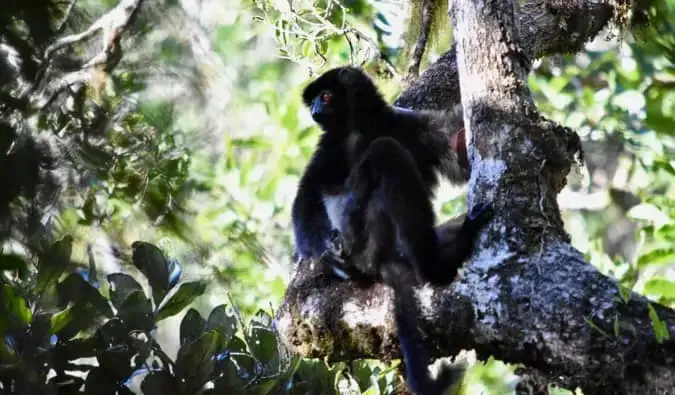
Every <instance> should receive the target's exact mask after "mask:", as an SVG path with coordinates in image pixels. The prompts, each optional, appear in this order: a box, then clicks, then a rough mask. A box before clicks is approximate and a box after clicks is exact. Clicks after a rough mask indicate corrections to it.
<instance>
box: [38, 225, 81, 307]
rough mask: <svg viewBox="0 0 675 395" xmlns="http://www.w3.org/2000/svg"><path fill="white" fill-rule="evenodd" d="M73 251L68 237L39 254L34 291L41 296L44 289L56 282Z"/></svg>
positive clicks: (71, 241)
mask: <svg viewBox="0 0 675 395" xmlns="http://www.w3.org/2000/svg"><path fill="white" fill-rule="evenodd" d="M72 251H73V237H72V236H70V235H68V236H65V237H63V238H62V239H61V240H59V241H57V242H56V243H54V244H52V245H51V247H49V248H48V249H47V250H46V251H43V252H41V253H40V258H39V262H38V274H37V282H36V285H35V291H36V292H37V293H38V294H42V293H43V292H44V291H45V289H47V287H48V286H49V284H52V283H53V282H54V281H56V280H57V279H58V278H59V276H60V275H61V273H63V272H64V271H65V270H66V268H67V267H68V265H69V264H70V256H71V254H72Z"/></svg>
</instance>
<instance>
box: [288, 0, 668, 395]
mask: <svg viewBox="0 0 675 395" xmlns="http://www.w3.org/2000/svg"><path fill="white" fill-rule="evenodd" d="M460 3H461V4H460ZM481 3H482V5H483V7H482V8H481V10H482V12H483V13H487V12H490V11H492V12H494V14H491V15H490V17H491V18H492V19H490V18H486V15H485V14H483V13H479V12H478V11H477V8H476V6H475V4H472V2H470V1H468V0H464V1H462V0H455V1H454V2H453V5H454V7H453V10H454V11H453V12H455V13H458V12H462V13H463V15H462V16H458V15H454V14H453V15H454V16H455V17H456V18H455V21H454V28H455V29H456V30H455V38H456V40H457V45H456V47H455V48H453V50H452V51H451V52H449V53H447V54H445V55H444V56H443V57H441V59H440V60H439V62H437V63H436V64H435V65H433V66H431V67H430V68H429V69H428V70H427V71H425V72H424V73H423V74H422V76H421V77H420V79H419V80H418V81H417V82H415V83H413V84H412V85H411V86H410V87H409V88H408V90H407V91H406V92H404V93H403V94H402V95H401V97H400V98H399V99H398V100H397V101H396V103H395V104H396V105H399V106H402V107H409V108H416V109H421V108H447V107H450V106H454V105H458V103H459V97H460V92H459V90H460V87H459V84H458V75H460V74H461V75H462V81H463V83H462V84H463V86H462V104H463V107H464V109H465V110H466V111H467V113H466V114H465V118H464V119H465V122H466V124H467V127H466V129H467V136H472V137H469V140H468V141H472V142H471V144H470V157H471V161H472V169H473V170H472V179H471V181H470V188H469V190H470V191H469V202H470V203H472V204H473V203H475V202H477V201H478V200H481V199H490V200H491V201H492V202H493V204H494V205H495V206H496V211H497V212H499V213H500V215H499V216H498V217H497V218H495V220H494V222H493V223H492V224H491V225H490V226H489V228H488V229H486V231H485V232H484V234H483V235H482V237H481V239H480V240H479V242H478V244H479V247H478V251H477V253H476V254H474V256H473V257H472V259H471V260H470V261H469V262H468V263H467V265H466V267H465V269H464V270H463V273H462V274H461V276H460V278H459V279H458V280H457V281H456V282H455V283H453V284H452V285H451V286H449V287H446V288H431V287H430V286H428V285H427V286H425V287H423V288H421V289H419V290H417V299H418V302H419V303H420V306H421V311H422V317H421V318H422V323H421V326H422V328H423V330H424V332H425V333H426V334H427V335H428V336H429V340H430V343H433V345H434V346H435V353H434V354H435V356H440V355H450V354H456V353H457V352H458V351H460V350H461V349H475V350H476V352H477V355H478V357H479V358H482V359H486V358H488V357H489V356H494V357H496V358H499V359H502V360H504V361H506V362H511V363H521V364H523V365H525V366H526V368H525V370H524V372H525V373H527V375H526V380H527V382H526V383H523V384H522V385H521V387H520V388H519V392H523V393H526V392H524V391H525V390H524V388H525V387H530V388H532V389H534V391H535V393H545V392H544V391H545V388H546V386H547V385H548V384H558V385H560V386H563V387H566V388H571V389H574V388H575V387H577V386H578V387H581V388H582V390H583V391H584V394H586V395H589V394H665V393H673V392H672V391H673V389H674V388H675V374H673V369H674V367H675V341H674V340H673V339H675V311H673V310H671V309H668V308H666V307H664V306H661V305H659V304H656V303H651V304H650V303H649V301H648V300H647V299H646V298H645V297H643V296H640V295H637V294H634V293H626V292H624V291H622V290H620V289H619V286H618V284H617V283H616V281H615V280H613V279H611V278H608V277H606V276H603V275H602V274H601V273H600V272H598V270H596V269H595V268H594V267H593V266H591V265H589V264H588V263H586V262H584V260H583V255H582V254H581V253H580V252H579V251H577V250H575V249H574V248H573V247H571V246H570V245H569V236H568V235H567V234H566V233H565V231H564V228H563V223H562V219H561V218H560V210H559V208H558V206H557V202H556V196H557V194H558V193H559V192H560V191H561V189H562V188H563V186H564V183H565V175H566V174H567V173H568V172H569V170H570V168H571V165H572V163H573V161H574V154H575V153H576V152H577V150H578V149H579V148H580V142H579V140H578V136H577V135H576V134H575V133H573V132H571V131H570V130H568V129H566V128H561V127H559V126H557V125H554V124H552V123H551V122H548V121H546V120H543V119H541V118H540V117H539V116H538V115H537V113H536V109H535V108H534V106H533V104H532V102H531V98H530V97H529V90H528V89H527V85H526V82H525V76H526V73H527V69H528V67H529V60H530V59H532V58H533V57H534V56H542V55H546V54H552V53H559V52H563V51H572V50H579V49H581V46H582V44H583V43H584V42H586V41H589V40H590V39H591V38H593V37H594V36H595V35H596V34H597V33H598V32H600V30H601V29H602V28H603V27H604V26H606V25H607V23H608V22H610V18H612V17H613V15H615V8H614V7H613V5H612V4H610V3H609V2H603V3H599V2H592V1H591V2H583V1H573V2H563V1H541V0H538V1H530V2H527V3H526V4H525V5H524V6H523V8H522V10H521V14H520V17H519V20H520V30H519V31H518V30H517V29H518V27H517V26H518V25H517V24H516V23H515V17H516V14H515V13H514V12H513V10H511V11H509V10H508V7H507V8H501V9H499V7H503V5H500V4H498V3H506V4H509V6H510V2H499V1H496V0H494V1H482V2H481ZM486 3H487V5H486ZM495 10H497V11H495ZM509 13H510V14H509ZM495 15H500V17H496V16H495ZM505 15H506V16H505ZM509 18H510V19H509ZM519 41H520V45H519ZM519 47H522V48H523V49H524V53H520V52H519V51H517V50H516V49H517V48H519ZM455 49H456V50H457V54H456V52H455ZM458 56H459V57H460V58H461V59H464V63H461V62H460V63H461V64H460V65H459V66H460V68H459V70H458V62H457V61H456V59H457V57H458ZM479 58H480V59H479ZM488 72H492V74H489V73H488ZM486 76H487V77H486ZM472 84H478V86H473V87H470V86H469V85H472ZM551 147H553V149H551ZM533 191H535V193H533ZM507 203H508V204H507ZM324 259H330V258H329V257H326V258H324ZM322 267H325V262H321V261H319V262H300V263H299V264H298V267H297V268H296V273H295V274H294V277H293V279H292V280H291V282H290V284H289V286H288V289H287V291H286V295H285V300H284V303H283V304H282V306H281V308H280V310H279V313H278V316H277V319H278V323H277V328H278V330H279V333H280V334H281V336H282V339H284V341H285V343H286V344H287V345H288V346H289V347H290V348H291V349H292V350H293V351H295V352H297V353H299V354H301V355H303V356H306V357H319V356H328V357H329V358H330V359H332V360H349V359H354V358H361V357H376V358H380V359H383V360H387V359H390V358H398V357H399V351H398V347H397V342H396V337H395V330H394V328H393V306H392V297H391V296H392V292H391V290H390V289H389V288H387V287H385V286H383V285H379V284H378V285H375V286H372V287H370V288H366V289H359V288H357V287H356V285H354V284H352V283H350V282H348V281H341V280H339V279H336V278H332V277H330V276H326V275H324V272H323V270H322ZM654 314H655V315H656V316H658V319H657V320H656V321H654V319H653V315H654ZM655 328H658V335H666V336H667V335H669V338H666V339H665V341H664V342H663V343H660V342H659V340H660V339H659V336H658V335H657V332H656V330H657V329H655Z"/></svg>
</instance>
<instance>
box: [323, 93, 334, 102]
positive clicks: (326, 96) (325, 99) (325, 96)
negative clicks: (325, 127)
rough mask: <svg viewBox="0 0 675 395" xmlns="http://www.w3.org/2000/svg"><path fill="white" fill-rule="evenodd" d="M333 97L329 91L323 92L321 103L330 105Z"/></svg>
mask: <svg viewBox="0 0 675 395" xmlns="http://www.w3.org/2000/svg"><path fill="white" fill-rule="evenodd" d="M332 97H333V94H332V93H330V92H329V91H323V92H321V101H322V102H323V104H328V103H330V99H331V98H332Z"/></svg>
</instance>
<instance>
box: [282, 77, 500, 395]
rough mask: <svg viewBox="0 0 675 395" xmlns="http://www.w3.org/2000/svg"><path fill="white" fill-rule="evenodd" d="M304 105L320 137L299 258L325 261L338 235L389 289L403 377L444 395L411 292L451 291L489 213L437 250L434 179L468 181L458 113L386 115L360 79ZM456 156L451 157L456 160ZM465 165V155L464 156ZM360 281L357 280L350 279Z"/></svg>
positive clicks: (469, 220) (328, 80) (298, 232)
mask: <svg viewBox="0 0 675 395" xmlns="http://www.w3.org/2000/svg"><path fill="white" fill-rule="evenodd" d="M303 101H304V103H305V104H306V105H307V106H308V107H309V108H310V109H311V112H312V117H313V119H314V120H315V121H316V122H317V123H318V124H319V125H321V127H322V128H323V130H324V133H323V135H322V136H321V139H320V141H319V144H318V147H317V149H316V151H315V153H314V155H313V157H312V159H311V161H310V163H309V165H308V166H307V168H306V169H305V172H304V174H303V176H302V178H301V180H300V185H299V188H298V192H297V196H296V198H295V201H294V203H293V221H294V230H295V237H296V253H297V254H298V255H299V256H300V257H302V258H313V257H318V256H320V255H322V254H323V253H324V252H325V251H327V250H328V249H329V247H330V244H331V240H332V234H333V232H334V231H337V232H339V234H340V236H341V237H342V239H343V240H344V242H345V244H346V245H347V246H348V250H351V251H352V252H353V253H354V254H356V255H364V254H365V255H366V257H367V258H368V259H360V260H355V261H354V262H356V265H358V266H357V267H356V268H353V269H356V270H355V272H356V273H359V274H363V275H364V276H365V277H370V278H372V279H378V278H379V279H381V280H383V281H384V282H385V283H387V284H389V285H390V286H392V288H393V289H394V292H395V298H396V303H395V306H396V309H395V310H396V312H395V314H396V323H397V330H398V335H399V339H400V343H401V351H402V354H403V358H404V361H405V365H406V376H407V380H408V385H409V386H410V388H411V390H413V391H414V392H415V393H417V394H438V393H440V392H441V391H442V389H443V388H446V387H447V386H448V385H451V384H453V383H454V382H455V380H456V379H457V377H456V375H455V374H454V373H453V371H452V370H450V369H445V371H444V372H443V373H442V374H441V376H439V379H438V380H436V381H435V382H434V381H433V380H431V378H430V377H429V376H428V371H427V362H428V359H427V358H426V356H425V354H424V353H423V347H422V342H421V339H420V336H419V333H418V332H417V329H416V318H417V316H418V314H417V307H416V304H415V302H414V298H412V297H411V296H412V290H413V289H412V287H413V286H414V285H416V284H419V283H420V282H426V281H428V282H431V283H434V284H445V283H448V282H450V281H452V279H453V278H454V276H455V274H456V272H457V269H458V268H459V267H460V266H461V265H462V263H463V261H464V260H465V258H466V257H467V256H468V255H469V254H470V253H471V250H472V244H473V241H474V238H475V236H476V234H477V233H478V231H479V229H480V227H481V226H482V224H484V223H485V222H486V221H487V220H488V219H489V215H488V213H489V212H490V210H487V208H489V207H487V206H485V207H480V208H478V209H475V210H472V211H473V212H475V213H476V214H473V213H472V215H468V216H467V217H466V218H465V219H464V221H463V222H462V223H461V225H460V226H459V228H458V229H457V231H456V232H454V234H453V235H451V237H452V238H453V239H454V240H453V243H451V244H449V245H444V246H443V248H444V249H443V250H441V249H440V246H439V236H440V237H447V234H448V232H450V228H449V227H448V226H446V229H444V233H442V234H437V231H436V229H435V228H434V225H435V216H434V212H433V207H432V204H431V198H432V197H433V195H434V191H435V187H436V186H437V184H438V173H440V174H441V175H443V176H445V177H447V178H448V179H449V180H450V181H451V182H454V183H463V182H466V179H467V177H468V170H467V167H468V166H467V165H466V163H465V164H464V166H463V165H462V161H464V162H466V158H465V157H464V158H462V155H458V154H461V152H462V148H463V147H460V146H459V145H460V144H459V143H458V140H460V139H458V136H457V134H458V131H459V130H460V129H461V125H462V122H461V117H460V116H459V114H457V113H433V112H414V111H409V110H402V109H397V108H394V107H391V106H389V105H388V104H387V103H386V102H385V101H384V99H383V98H382V96H381V95H380V94H379V92H378V91H377V88H376V86H375V84H374V83H373V82H372V80H371V79H370V78H369V77H368V76H367V75H366V74H364V73H363V72H362V71H361V70H359V69H356V68H351V67H342V68H337V69H333V70H329V71H328V72H326V73H324V74H323V75H322V76H320V77H319V78H318V79H316V80H315V81H313V82H312V83H311V84H309V85H308V86H307V88H305V91H304V92H303ZM453 147H454V150H453ZM464 155H465V152H464ZM353 272H354V271H352V273H353Z"/></svg>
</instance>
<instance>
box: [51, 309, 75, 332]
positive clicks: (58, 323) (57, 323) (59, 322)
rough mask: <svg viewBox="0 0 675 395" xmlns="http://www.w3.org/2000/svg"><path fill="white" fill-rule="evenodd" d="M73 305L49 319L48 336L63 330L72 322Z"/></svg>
mask: <svg viewBox="0 0 675 395" xmlns="http://www.w3.org/2000/svg"><path fill="white" fill-rule="evenodd" d="M73 307H74V306H73V305H71V306H68V307H66V308H65V310H61V311H59V312H58V313H56V314H54V315H53V316H52V317H51V319H50V325H49V327H50V330H49V333H50V334H55V333H58V332H60V331H62V330H63V328H65V327H66V325H68V324H69V323H70V322H71V321H72V320H73V316H74V313H73Z"/></svg>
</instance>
